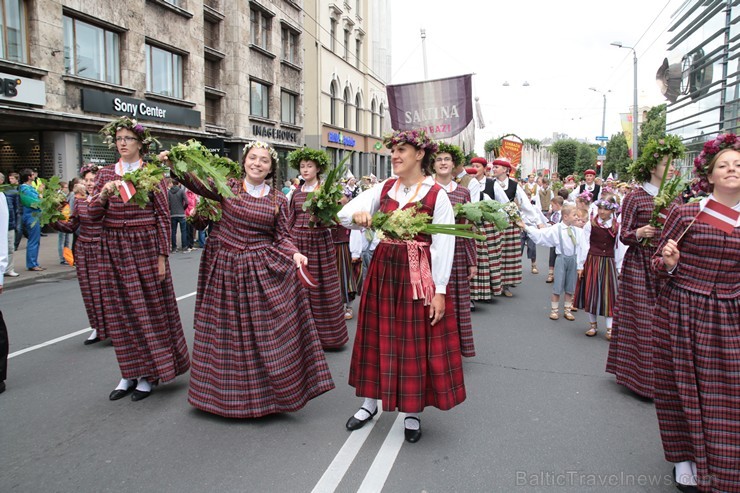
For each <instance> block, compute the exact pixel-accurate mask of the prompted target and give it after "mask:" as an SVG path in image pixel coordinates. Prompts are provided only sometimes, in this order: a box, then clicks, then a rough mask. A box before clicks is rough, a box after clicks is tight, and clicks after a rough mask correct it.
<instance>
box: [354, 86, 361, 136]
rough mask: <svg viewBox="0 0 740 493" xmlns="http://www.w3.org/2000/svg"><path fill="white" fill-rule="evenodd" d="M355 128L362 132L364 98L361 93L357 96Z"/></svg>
mask: <svg viewBox="0 0 740 493" xmlns="http://www.w3.org/2000/svg"><path fill="white" fill-rule="evenodd" d="M355 130H357V132H362V98H361V97H360V93H357V96H356V97H355Z"/></svg>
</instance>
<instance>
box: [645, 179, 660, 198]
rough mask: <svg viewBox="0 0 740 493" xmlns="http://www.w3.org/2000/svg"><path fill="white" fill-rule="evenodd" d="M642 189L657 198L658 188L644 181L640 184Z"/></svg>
mask: <svg viewBox="0 0 740 493" xmlns="http://www.w3.org/2000/svg"><path fill="white" fill-rule="evenodd" d="M642 189H643V190H645V191H646V192H647V193H649V194H650V195H652V196H653V197H657V195H658V191H659V190H660V189H659V188H658V187H656V186H655V185H653V184H652V183H650V182H649V181H646V182H645V183H643V184H642Z"/></svg>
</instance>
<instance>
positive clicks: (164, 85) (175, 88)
mask: <svg viewBox="0 0 740 493" xmlns="http://www.w3.org/2000/svg"><path fill="white" fill-rule="evenodd" d="M146 90H147V91H149V92H153V93H156V94H161V95H163V96H171V97H173V98H180V99H182V57H181V56H180V55H178V54H176V53H172V52H169V51H167V50H163V49H162V48H157V47H156V46H152V45H146Z"/></svg>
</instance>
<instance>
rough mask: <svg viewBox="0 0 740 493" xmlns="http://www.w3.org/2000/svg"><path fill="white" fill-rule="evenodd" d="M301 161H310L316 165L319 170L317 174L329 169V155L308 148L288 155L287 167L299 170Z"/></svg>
mask: <svg viewBox="0 0 740 493" xmlns="http://www.w3.org/2000/svg"><path fill="white" fill-rule="evenodd" d="M301 161H312V162H314V163H316V166H317V167H318V168H319V174H321V173H323V172H324V171H326V170H327V168H329V155H328V154H327V153H326V152H324V151H317V150H316V149H311V148H310V147H303V148H301V149H296V150H295V151H293V152H291V153H290V154H288V166H290V167H291V168H293V169H296V170H300V169H301Z"/></svg>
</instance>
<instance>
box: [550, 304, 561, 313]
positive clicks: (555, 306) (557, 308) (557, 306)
mask: <svg viewBox="0 0 740 493" xmlns="http://www.w3.org/2000/svg"><path fill="white" fill-rule="evenodd" d="M550 306H551V307H552V311H554V312H556V311H558V310H560V302H559V301H551V302H550Z"/></svg>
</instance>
